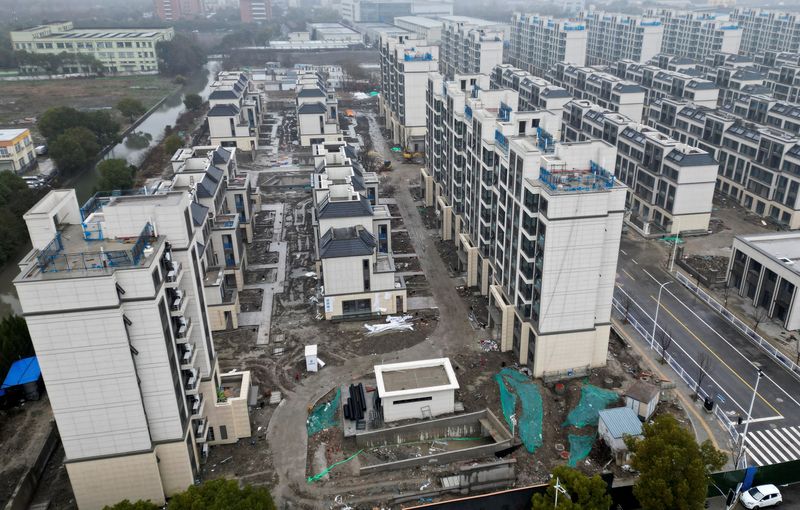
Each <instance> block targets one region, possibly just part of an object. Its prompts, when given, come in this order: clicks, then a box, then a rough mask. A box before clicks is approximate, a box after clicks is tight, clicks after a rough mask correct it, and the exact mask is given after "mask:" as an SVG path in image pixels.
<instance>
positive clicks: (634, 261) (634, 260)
mask: <svg viewBox="0 0 800 510" xmlns="http://www.w3.org/2000/svg"><path fill="white" fill-rule="evenodd" d="M631 260H632V261H633V263H634V264H636V265H637V266H638V265H639V263H638V262H636V259H631Z"/></svg>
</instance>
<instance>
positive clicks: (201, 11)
mask: <svg viewBox="0 0 800 510" xmlns="http://www.w3.org/2000/svg"><path fill="white" fill-rule="evenodd" d="M153 3H154V4H155V8H156V16H158V18H159V19H160V20H162V21H178V20H182V19H194V18H200V17H202V16H204V15H205V5H204V3H203V0H153Z"/></svg>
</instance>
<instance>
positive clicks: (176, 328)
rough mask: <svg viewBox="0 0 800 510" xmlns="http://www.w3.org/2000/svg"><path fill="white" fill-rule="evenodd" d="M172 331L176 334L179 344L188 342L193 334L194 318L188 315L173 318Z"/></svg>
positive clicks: (176, 340)
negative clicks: (187, 316)
mask: <svg viewBox="0 0 800 510" xmlns="http://www.w3.org/2000/svg"><path fill="white" fill-rule="evenodd" d="M172 331H173V333H174V334H175V342H176V343H177V344H179V345H183V344H186V343H188V342H189V338H190V337H191V335H192V320H191V319H189V318H186V317H179V318H177V319H172Z"/></svg>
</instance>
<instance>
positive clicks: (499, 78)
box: [490, 64, 572, 115]
mask: <svg viewBox="0 0 800 510" xmlns="http://www.w3.org/2000/svg"><path fill="white" fill-rule="evenodd" d="M490 84H491V88H492V89H511V90H515V91H517V93H518V94H519V110H520V111H523V112H527V111H533V110H549V111H552V112H554V113H556V114H557V115H560V114H559V113H558V112H560V111H561V110H562V109H563V108H564V105H565V104H567V103H568V102H570V101H571V100H572V94H570V93H569V91H568V90H566V89H565V88H563V87H559V86H557V85H553V84H552V83H550V82H549V81H547V80H545V79H542V78H538V77H536V76H534V75H532V74H531V73H529V72H527V71H523V70H522V69H517V68H516V67H514V66H512V65H511V64H500V65H498V66H495V68H494V70H493V71H492V74H491V76H490Z"/></svg>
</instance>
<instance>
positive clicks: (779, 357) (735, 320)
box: [675, 271, 800, 381]
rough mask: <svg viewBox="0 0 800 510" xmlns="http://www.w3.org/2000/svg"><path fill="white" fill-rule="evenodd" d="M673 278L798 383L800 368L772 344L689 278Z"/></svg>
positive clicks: (677, 274) (681, 276)
mask: <svg viewBox="0 0 800 510" xmlns="http://www.w3.org/2000/svg"><path fill="white" fill-rule="evenodd" d="M675 278H676V279H677V280H678V282H680V283H681V284H682V285H683V286H684V287H686V288H687V289H689V290H690V291H692V292H693V293H694V294H695V295H697V297H699V298H700V299H702V300H703V302H705V303H706V304H707V305H708V306H710V307H711V308H713V309H714V310H715V311H716V312H718V313H719V314H720V315H722V316H723V317H724V318H725V320H727V321H728V322H730V323H731V324H732V325H733V327H735V328H736V329H738V330H739V331H741V332H742V333H743V334H744V336H746V337H747V338H749V339H750V340H751V341H752V342H753V343H754V344H756V345H757V346H758V347H759V348H760V349H761V350H762V351H764V352H765V353H767V354H768V355H769V356H771V357H772V358H773V359H775V360H776V361H777V362H778V363H780V364H781V365H782V366H783V367H784V368H786V370H788V371H789V372H790V373H791V374H792V375H793V376H794V378H795V379H797V380H798V381H800V366H798V365H797V364H796V363H795V362H793V361H792V360H790V359H789V358H787V357H786V356H785V355H784V354H783V353H782V352H780V351H779V350H778V349H776V348H775V347H774V346H772V344H770V343H769V342H767V341H766V340H764V338H762V337H761V335H759V334H758V333H756V332H755V331H754V330H753V328H751V327H750V326H748V325H747V324H745V323H744V322H743V321H742V320H741V319H740V318H739V317H737V316H736V315H734V314H733V313H732V312H731V311H730V310H728V309H727V308H725V306H724V305H722V303H720V302H719V301H717V300H716V299H714V298H713V297H711V296H710V295H709V294H708V293H707V292H706V291H704V290H703V289H701V288H700V286H699V285H697V284H695V283H694V282H692V281H691V280H689V278H688V277H687V276H686V275H685V274H683V273H681V272H680V271H676V272H675Z"/></svg>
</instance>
